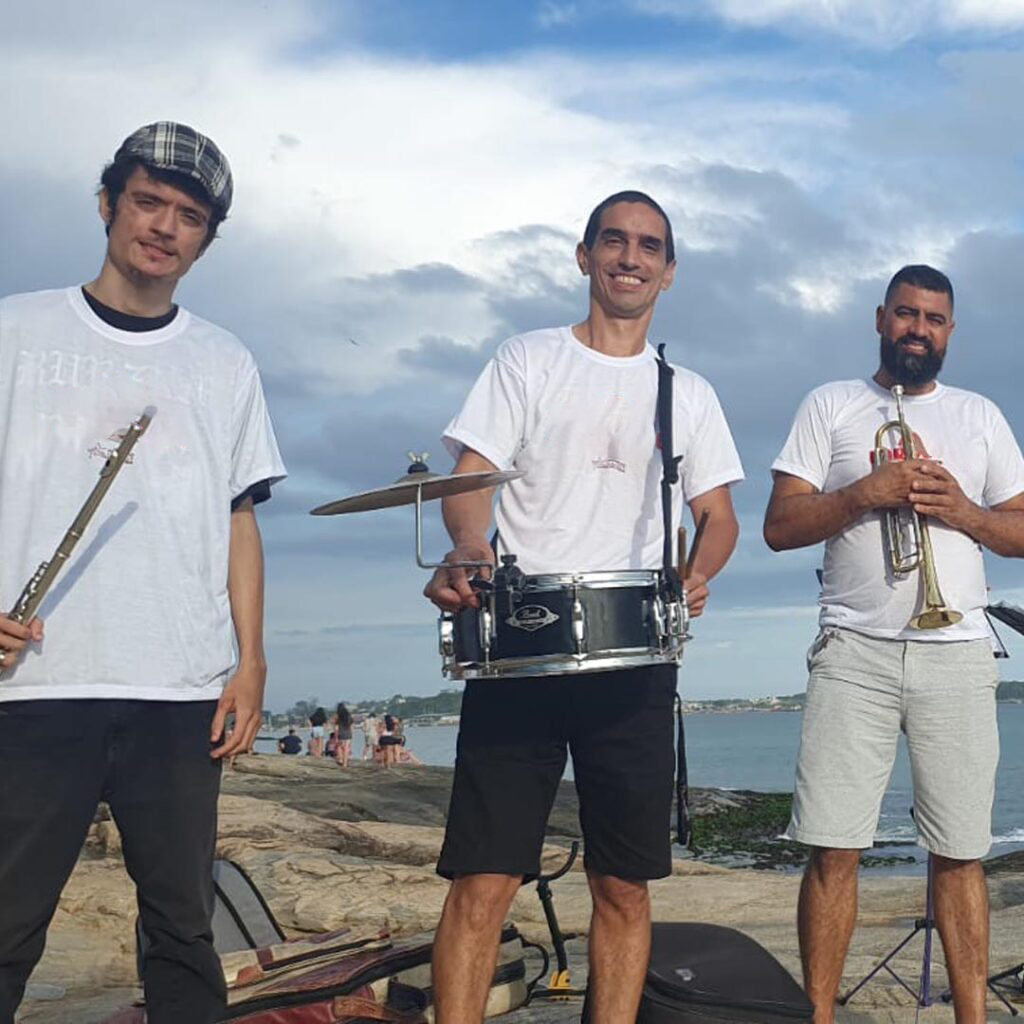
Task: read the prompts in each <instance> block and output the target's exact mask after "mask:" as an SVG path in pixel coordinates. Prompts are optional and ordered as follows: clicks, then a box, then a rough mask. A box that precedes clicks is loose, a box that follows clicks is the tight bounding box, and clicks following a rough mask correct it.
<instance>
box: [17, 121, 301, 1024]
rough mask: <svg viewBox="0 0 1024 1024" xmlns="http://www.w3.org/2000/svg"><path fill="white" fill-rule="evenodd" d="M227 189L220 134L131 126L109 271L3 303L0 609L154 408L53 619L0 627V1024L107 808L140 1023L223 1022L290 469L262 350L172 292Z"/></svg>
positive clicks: (121, 152)
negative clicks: (237, 763)
mask: <svg viewBox="0 0 1024 1024" xmlns="http://www.w3.org/2000/svg"><path fill="white" fill-rule="evenodd" d="M231 192H232V182H231V172H230V170H229V168H228V164H227V161H226V160H225V159H224V156H223V154H222V153H221V152H220V150H219V149H218V148H217V147H216V146H215V145H214V144H213V142H211V141H210V140H209V139H208V138H206V137H205V136H203V135H200V134H199V133H198V132H196V131H195V130H193V129H192V128H189V127H187V126H186V125H181V124H174V123H171V122H159V123H157V124H151V125H147V126H145V127H143V128H140V129H139V130H138V131H136V132H134V133H133V134H132V135H130V136H129V137H128V138H127V139H126V140H125V142H124V143H123V144H122V146H121V147H120V148H119V149H118V151H117V153H116V154H115V156H114V160H113V162H112V163H111V164H110V165H109V166H108V167H107V168H106V169H105V170H104V172H103V176H102V179H101V189H100V193H99V209H100V216H101V218H102V219H103V221H104V224H105V226H106V231H107V250H106V256H105V259H104V261H103V267H102V269H101V270H100V273H99V276H98V277H97V278H96V279H95V280H94V281H91V282H90V283H89V284H87V285H84V286H82V287H73V288H64V289H58V290H53V291H44V292H34V293H32V294H27V295H13V296H9V297H7V298H5V299H3V300H0V607H3V608H10V607H11V606H12V605H13V604H14V601H15V599H16V598H17V595H18V594H19V593H20V591H21V589H22V587H23V585H24V583H25V581H26V580H28V579H29V578H30V577H31V576H32V573H33V571H34V570H35V567H36V565H37V564H38V563H39V562H40V560H42V559H44V558H47V557H49V556H50V553H51V552H52V550H53V547H54V545H55V543H56V542H57V540H59V539H60V537H61V536H62V535H63V534H64V531H65V530H66V528H67V525H68V523H69V522H70V521H71V519H72V517H73V515H74V513H75V512H76V511H77V509H78V507H79V505H80V503H81V501H82V500H83V498H84V497H85V495H87V494H88V493H89V492H90V490H91V489H92V487H93V485H94V484H95V482H96V479H97V475H98V471H99V469H100V467H101V466H102V465H103V462H104V460H105V459H106V458H107V457H108V455H109V454H110V453H111V451H112V450H113V449H114V448H116V446H117V443H118V437H119V435H118V429H119V428H121V429H123V428H125V427H127V426H128V424H130V423H131V422H132V421H133V420H134V419H135V418H136V417H137V416H138V415H139V413H141V411H142V410H143V409H144V408H145V407H147V406H155V407H156V410H157V412H156V415H155V417H154V419H153V422H152V425H151V426H150V427H149V429H148V431H147V433H146V435H145V437H143V438H141V439H140V441H139V443H138V444H137V446H136V447H135V449H134V450H133V452H132V455H131V460H132V461H131V465H125V466H124V468H123V469H122V471H121V472H120V474H119V475H118V477H117V479H116V480H115V481H114V483H113V485H112V487H111V489H110V491H109V493H108V494H107V496H106V498H105V500H104V504H103V507H102V508H100V509H99V511H98V512H97V514H96V516H95V518H94V519H93V522H92V524H91V526H90V528H89V529H88V531H87V532H86V534H85V536H84V537H83V538H82V541H81V543H80V544H79V545H78V547H77V548H76V549H75V553H74V555H73V556H72V557H71V558H70V559H69V563H68V565H67V566H66V568H65V569H64V571H63V573H62V575H61V577H60V578H59V579H58V581H57V583H56V585H55V586H54V587H53V588H52V589H51V590H50V591H49V593H48V594H47V596H46V598H45V600H44V601H43V604H42V606H41V607H40V610H39V618H37V619H33V620H32V621H31V622H30V623H28V624H27V625H21V624H20V623H18V622H16V621H14V620H13V619H11V618H9V617H7V616H5V615H0V835H2V836H3V843H2V844H0V1024H13V1020H14V1012H15V1010H16V1008H17V1006H18V1004H19V1003H20V1001H21V999H22V996H23V994H24V991H25V986H26V983H27V981H28V978H29V975H30V973H31V971H32V969H33V967H34V966H35V964H36V962H37V961H38V960H39V957H40V956H41V955H42V951H43V945H44V942H45V937H46V929H47V926H48V925H49V922H50V919H51V917H52V916H53V913H54V911H55V909H56V906H57V900H58V898H59V896H60V893H61V890H62V888H63V886H64V883H65V881H66V880H67V878H68V875H69V874H70V873H71V870H72V868H73V867H74V865H75V862H76V860H77V857H78V854H79V851H80V850H81V847H82V842H83V840H84V838H85V834H86V832H87V830H88V828H89V825H90V823H91V822H92V820H93V816H94V813H95V810H96V805H97V802H98V801H100V800H105V801H106V802H107V803H108V804H109V805H110V808H111V812H112V814H113V817H114V819H115V821H116V823H117V825H118V827H119V829H120V832H121V836H122V840H123V849H124V858H125V864H126V866H127V868H128V871H129V873H130V874H131V876H132V878H133V879H134V881H135V883H136V886H137V891H138V899H139V912H140V917H141V921H142V927H143V931H144V933H145V938H146V943H145V948H146V953H145V958H144V967H143V982H144V985H145V991H146V1002H147V1015H148V1020H149V1022H150V1024H184V1022H186V1021H187V1022H188V1024H205V1022H212V1021H215V1020H218V1019H219V1018H220V1016H221V1013H222V1010H223V1007H224V981H223V974H222V972H221V969H220V963H219V960H218V958H217V955H216V953H215V952H214V949H213V944H212V936H211V931H210V918H211V914H212V910H213V881H212V861H213V853H214V842H215V839H216V808H217V793H218V789H219V783H220V766H221V763H222V760H223V758H224V757H225V756H230V755H232V754H234V753H236V752H238V751H241V750H246V749H248V748H249V747H251V745H252V741H253V739H254V738H255V736H256V733H257V731H258V729H259V726H260V724H261V721H262V707H263V688H264V682H265V678H266V665H265V661H264V654H263V637H262V628H263V627H262V618H263V558H262V546H261V541H260V535H259V530H258V528H257V525H256V517H255V514H254V510H253V506H254V505H255V504H256V503H258V502H260V501H262V500H265V499H266V498H268V497H269V496H270V485H271V484H272V483H274V482H275V481H277V480H279V479H281V478H282V477H283V476H284V472H285V471H284V466H283V464H282V462H281V457H280V454H279V452H278V449H277V444H276V441H275V439H274V432H273V428H272V426H271V423H270V418H269V416H268V414H267V409H266V404H265V402H264V398H263V390H262V387H261V384H260V379H259V374H258V372H257V370H256V365H255V362H254V361H253V358H252V356H251V355H250V354H249V352H248V350H246V349H245V348H244V347H243V346H242V344H241V343H240V342H239V341H238V339H237V338H235V337H234V336H233V335H231V334H229V333H228V332H226V331H224V330H222V329H221V328H219V327H216V326H215V325H213V324H211V323H208V322H206V321H204V320H202V319H200V318H199V317H197V316H194V315H192V314H191V313H189V312H188V311H187V310H185V309H182V308H180V307H179V306H177V305H175V303H174V301H173V298H174V291H175V288H176V286H177V284H178V281H180V280H181V278H182V277H184V275H185V274H186V273H187V272H188V271H189V269H190V268H191V266H192V264H193V263H194V262H195V261H196V260H197V259H198V258H199V257H200V256H201V255H202V254H203V252H204V251H205V250H206V248H207V247H208V246H209V244H210V242H211V241H212V240H213V238H214V237H215V235H216V231H217V227H218V225H219V224H220V223H221V222H222V221H223V220H224V218H225V217H226V215H227V212H228V209H229V207H230V205H231ZM44 620H45V622H46V628H45V634H44V629H43V621H44ZM232 627H233V630H232ZM229 713H234V716H235V727H234V730H233V732H232V733H231V735H230V737H228V736H227V735H226V734H225V728H224V725H225V718H226V716H227V715H228V714H229Z"/></svg>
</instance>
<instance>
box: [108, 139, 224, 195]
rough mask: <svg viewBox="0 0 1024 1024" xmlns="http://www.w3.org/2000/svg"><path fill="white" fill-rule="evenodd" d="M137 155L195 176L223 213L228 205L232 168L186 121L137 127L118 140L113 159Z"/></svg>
mask: <svg viewBox="0 0 1024 1024" xmlns="http://www.w3.org/2000/svg"><path fill="white" fill-rule="evenodd" d="M125 157H136V158H137V159H139V160H141V161H143V163H147V164H151V165H152V166H153V167H160V168H163V169H164V170H168V171H178V172H179V173H181V174H187V175H188V176H189V177H190V178H195V179H196V181H198V182H199V184H200V185H202V186H203V188H204V189H206V192H207V194H208V195H209V197H210V202H211V203H212V204H213V206H215V207H216V208H217V209H218V210H219V211H220V212H221V213H222V214H225V215H226V214H227V212H228V209H229V208H230V206H231V168H230V167H229V166H228V162H227V159H226V157H225V156H224V154H223V153H222V152H221V151H220V150H219V149H218V148H217V147H216V145H214V143H213V141H212V140H210V139H208V138H207V137H206V136H205V135H201V134H200V133H199V132H197V131H196V130H195V128H190V127H189V126H188V125H187V124H178V123H176V122H175V121H157V122H155V123H154V124H147V125H145V126H144V127H142V128H139V129H137V130H136V131H134V132H132V133H131V135H129V136H128V138H127V139H125V140H124V142H122V143H121V147H120V149H118V151H117V152H116V153H115V154H114V160H115V162H116V161H117V160H120V159H123V158H125Z"/></svg>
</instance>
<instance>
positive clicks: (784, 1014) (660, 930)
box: [636, 922, 814, 1024]
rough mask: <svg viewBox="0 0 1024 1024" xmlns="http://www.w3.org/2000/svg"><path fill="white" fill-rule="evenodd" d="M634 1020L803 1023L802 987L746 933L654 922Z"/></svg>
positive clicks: (655, 1023) (806, 1003)
mask: <svg viewBox="0 0 1024 1024" xmlns="http://www.w3.org/2000/svg"><path fill="white" fill-rule="evenodd" d="M651 931H652V935H651V962H650V966H649V967H648V970H647V982H646V984H645V985H644V994H643V998H642V999H641V1001H640V1012H639V1013H638V1014H637V1018H636V1019H637V1024H705V1022H708V1021H730V1022H733V1021H750V1022H753V1024H788V1022H791V1021H799V1020H804V1021H809V1020H811V1019H812V1018H813V1017H814V1008H813V1007H812V1006H811V1003H810V1000H808V998H807V996H806V995H804V992H803V989H801V988H800V986H799V985H797V983H796V982H795V981H794V980H793V978H792V977H791V975H790V974H789V972H788V971H787V970H786V968H785V967H783V966H782V964H780V963H779V961H778V960H776V959H775V957H773V956H772V955H771V953H769V952H768V950H766V949H765V948H764V947H763V946H761V945H760V944H759V943H757V942H755V941H754V940H753V939H752V938H750V936H749V935H744V934H743V933H742V932H738V931H736V930H735V929H734V928H723V927H722V926H720V925H716V924H690V923H669V922H664V923H656V924H654V925H652V928H651Z"/></svg>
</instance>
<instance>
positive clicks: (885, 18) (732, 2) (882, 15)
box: [633, 0, 1024, 50]
mask: <svg viewBox="0 0 1024 1024" xmlns="http://www.w3.org/2000/svg"><path fill="white" fill-rule="evenodd" d="M633 6H634V8H635V9H636V10H638V11H640V12H642V13H645V14H651V15H660V16H669V17H673V18H680V19H684V20H691V19H693V18H694V15H695V8H696V9H697V10H702V11H703V12H704V13H705V14H707V15H711V16H714V17H716V18H720V19H721V20H722V21H724V22H725V23H727V24H729V25H733V26H736V27H739V28H752V29H778V30H780V31H783V32H797V33H799V32H808V31H814V32H818V33H827V34H830V35H836V36H839V37H840V38H843V39H848V40H851V41H853V42H856V43H858V44H860V45H865V46H869V47H876V48H878V49H883V50H892V49H896V48H897V47H899V46H901V45H902V44H904V43H907V42H909V41H910V40H913V39H918V38H928V37H931V36H935V35H945V34H952V33H956V32H963V31H969V32H971V31H973V32H979V33H1001V32H1006V31H1017V30H1019V29H1021V28H1024V10H1022V8H1021V5H1020V4H1019V3H1017V2H1016V0H996V2H994V3H990V2H986V0H904V2H902V3H900V4H894V3H892V2H891V0H760V2H759V3H750V2H749V0H703V2H702V3H699V4H697V5H695V4H694V3H692V2H691V0H633Z"/></svg>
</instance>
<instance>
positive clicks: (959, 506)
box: [910, 460, 979, 535]
mask: <svg viewBox="0 0 1024 1024" xmlns="http://www.w3.org/2000/svg"><path fill="white" fill-rule="evenodd" d="M910 499H911V504H912V505H913V506H914V511H915V512H916V513H917V514H918V515H921V516H933V517H934V518H936V519H941V520H942V522H944V523H945V524H946V525H947V526H952V527H953V528H954V529H955V530H962V531H963V532H964V533H966V534H970V535H973V529H972V528H973V526H974V524H975V522H976V519H977V516H978V512H979V508H978V506H977V505H975V504H974V502H973V501H971V499H970V498H968V497H967V495H966V494H964V492H963V491H962V490H961V489H960V484H958V483H957V481H956V477H954V476H953V474H952V473H950V471H949V470H948V469H946V467H945V466H943V465H942V464H941V463H939V462H931V461H927V460H923V461H922V463H921V471H920V473H919V475H918V477H917V478H916V479H915V480H914V482H913V484H912V485H911V490H910Z"/></svg>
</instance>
